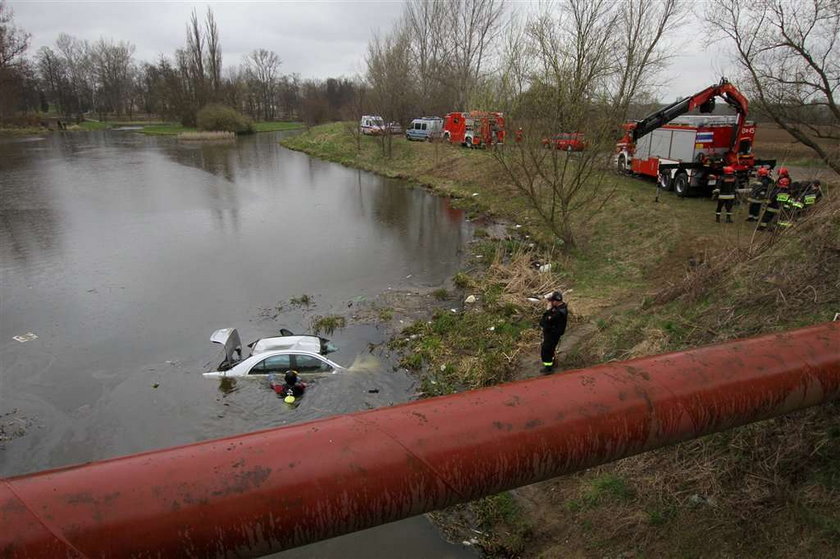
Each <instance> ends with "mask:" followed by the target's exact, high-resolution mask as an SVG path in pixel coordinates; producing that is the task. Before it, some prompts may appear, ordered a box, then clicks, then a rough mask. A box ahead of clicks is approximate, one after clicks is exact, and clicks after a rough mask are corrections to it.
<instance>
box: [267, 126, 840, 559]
mask: <svg viewBox="0 0 840 559" xmlns="http://www.w3.org/2000/svg"><path fill="white" fill-rule="evenodd" d="M283 143H284V145H286V146H288V147H290V148H292V149H299V150H302V151H305V152H308V153H310V154H312V155H315V156H317V157H321V158H324V159H329V160H332V161H336V162H340V163H343V164H345V165H350V166H353V167H358V168H361V169H366V170H370V171H374V172H377V173H380V174H383V175H386V176H390V177H398V178H403V179H407V180H409V181H411V182H412V183H415V184H420V185H422V186H424V187H426V188H429V189H431V190H433V191H435V192H437V193H440V194H442V195H445V196H449V197H452V198H453V199H454V201H453V204H455V205H459V206H461V207H463V208H465V209H466V210H467V212H468V214H469V215H470V216H471V217H475V218H479V217H481V216H483V215H489V216H492V217H493V220H494V221H496V222H501V223H503V224H504V226H502V227H499V226H497V225H495V224H493V223H492V222H491V223H489V224H488V225H486V226H482V225H478V226H477V229H476V238H475V240H474V241H473V242H472V243H471V244H470V245H469V250H468V255H467V257H466V262H465V267H464V270H462V271H461V272H460V273H459V274H457V275H456V276H455V277H454V278H452V280H451V282H450V283H449V284H447V285H446V286H443V287H441V288H439V289H438V290H436V291H434V292H433V293H431V294H430V295H429V296H428V304H426V307H427V308H430V309H437V310H432V311H430V314H429V316H425V317H423V319H422V320H419V321H417V322H414V323H413V324H411V325H410V326H408V327H407V328H405V329H404V330H403V331H402V332H401V333H400V335H398V336H396V337H395V339H394V341H393V342H392V345H393V346H394V347H396V348H399V349H400V351H401V352H402V353H401V354H402V355H403V360H402V364H403V365H404V366H405V367H406V368H409V369H411V370H413V371H415V372H416V374H418V375H419V377H420V378H421V379H422V382H423V389H424V392H426V393H427V394H428V395H437V394H446V393H452V392H456V391H460V390H464V389H470V388H475V387H479V386H486V385H491V384H495V383H498V382H504V381H506V380H511V379H515V378H522V377H527V376H533V375H535V374H536V371H537V369H538V366H539V363H538V358H537V351H538V345H539V333H538V331H537V329H536V328H535V325H536V321H537V318H538V316H539V313H540V311H541V309H540V308H539V307H536V306H534V305H532V304H530V303H527V302H526V297H527V296H528V295H531V294H534V293H545V292H546V291H548V290H550V289H554V288H561V289H563V290H564V291H566V292H567V293H568V300H569V305H570V311H571V313H572V314H571V324H570V328H569V333H568V334H567V336H565V339H564V343H563V345H562V346H561V353H560V361H561V366H562V368H565V369H569V368H575V367H581V366H587V365H591V364H595V363H600V362H603V361H605V360H610V359H627V358H631V357H638V356H643V355H649V354H655V353H660V352H663V351H668V350H676V349H684V348H688V347H693V346H696V345H699V344H705V343H712V342H720V341H724V340H728V339H732V338H736V337H740V336H749V335H756V334H760V333H764V332H771V331H777V330H783V329H788V328H793V327H796V326H801V325H806V324H813V323H815V322H822V321H826V320H830V319H831V318H832V316H833V315H834V313H835V312H836V311H837V310H838V309H840V251H838V242H837V239H840V204H838V200H837V199H836V196H834V197H832V196H831V195H832V194H833V192H831V191H829V196H828V197H827V198H828V200H827V201H825V202H823V203H822V204H821V205H820V207H819V208H818V210H817V211H816V212H815V213H814V215H812V216H810V217H809V219H807V220H802V221H800V223H799V224H798V225H797V227H795V228H793V229H791V230H788V231H786V232H785V234H784V235H771V234H764V235H762V234H756V233H755V232H754V228H753V227H752V226H751V224H749V223H746V222H744V217H745V211H746V210H745V208H744V207H743V206H740V207H739V208H738V209H737V210H736V214H735V221H736V222H735V223H734V224H717V223H715V222H714V204H713V203H711V202H710V201H709V200H707V199H702V198H689V199H679V198H677V197H675V196H673V195H672V194H668V193H664V194H662V196H661V197H660V199H659V201H658V202H656V201H654V195H655V189H654V186H653V184H652V183H650V182H646V181H643V180H639V179H632V178H627V177H620V176H617V175H615V176H612V177H611V178H610V179H609V180H612V181H614V187H615V194H614V196H613V197H612V198H611V199H610V200H609V201H608V202H607V203H606V205H605V206H604V207H603V209H602V211H600V212H599V213H598V214H597V215H595V216H594V218H592V219H590V220H588V221H586V222H584V223H577V224H576V228H577V230H578V236H579V237H578V238H579V246H578V248H576V249H575V250H571V251H562V250H560V247H559V246H558V245H556V244H555V243H554V241H553V239H552V237H551V235H550V234H549V233H548V231H547V229H546V227H545V226H544V225H543V224H542V222H541V220H540V219H539V218H538V216H537V215H536V214H535V213H534V212H533V211H532V210H531V209H530V208H529V207H528V206H527V204H525V203H524V202H523V199H522V196H520V195H519V194H518V193H517V192H516V190H515V189H514V188H513V187H512V186H511V184H510V182H509V181H508V180H507V177H506V176H505V174H504V173H503V172H502V171H501V170H500V169H499V168H498V166H497V165H496V163H495V161H494V160H493V158H492V157H491V155H490V154H489V153H487V152H484V151H473V150H466V149H461V148H457V147H452V146H447V145H441V144H427V143H409V142H406V141H405V140H404V139H402V138H395V139H394V151H393V157H391V158H385V157H383V155H382V150H381V149H380V145H379V143H378V140H377V139H375V138H366V137H363V138H361V144H360V146H357V144H356V141H355V139H354V138H353V137H352V136H351V135H350V134H349V133H348V131H347V128H346V126H344V125H342V124H332V125H327V126H323V127H318V128H315V129H312V130H310V131H308V132H306V133H304V134H301V135H298V136H295V137H293V138H287V139H285V140H284V141H283ZM505 149H516V148H514V147H507V148H505ZM801 178H806V177H801ZM477 223H482V221H480V220H479V221H477ZM517 225H519V226H520V227H517ZM546 263H549V264H551V270H550V271H549V272H540V271H539V269H538V266H535V264H540V265H543V264H546ZM468 295H472V296H474V297H475V302H474V303H466V302H465V298H466V297H467V296H468ZM452 309H454V311H455V312H453V310H452ZM386 310H389V309H386ZM379 316H380V317H385V316H387V319H388V320H391V321H393V320H394V319H396V318H399V316H393V313H392V312H390V310H389V312H388V313H384V312H382V311H380V314H379ZM838 411H840V410H838V407H837V406H836V405H834V406H831V405H829V406H822V407H819V408H816V409H812V410H807V411H805V412H800V413H798V414H793V415H790V416H787V417H784V418H779V419H776V420H771V421H766V422H762V423H758V424H754V425H751V426H747V427H743V428H740V429H735V430H731V431H727V432H725V433H720V434H717V435H712V436H709V437H705V438H703V439H699V440H696V441H691V442H688V443H684V444H681V445H676V446H673V447H669V448H665V449H661V450H658V451H656V452H652V453H647V454H644V455H641V456H637V457H632V458H628V459H625V460H622V461H619V462H616V463H613V464H609V465H606V466H602V467H599V468H594V469H591V470H588V471H585V472H581V473H579V474H577V475H573V476H566V477H563V478H558V479H556V480H552V481H550V482H546V483H543V484H537V485H535V486H530V487H526V488H521V489H519V490H517V491H515V492H512V493H510V494H505V495H503V496H496V497H490V498H487V499H482V500H481V501H478V502H475V503H472V504H470V505H469V506H466V507H456V508H454V509H452V510H449V511H445V512H444V513H442V514H444V515H446V517H447V521H446V522H442V523H444V524H447V523H448V524H449V526H450V529H453V530H454V531H455V534H454V536H453V537H456V538H461V539H471V538H475V539H476V541H477V544H478V545H480V546H482V547H483V548H484V549H485V550H487V551H488V552H490V553H491V554H492V555H494V556H499V555H501V556H504V555H509V556H526V557H558V556H582V557H604V556H625V557H630V556H632V557H637V556H638V557H642V556H671V557H701V556H703V557H708V556H712V557H717V556H743V557H753V556H762V557H788V556H791V555H793V554H801V553H807V554H809V555H816V556H831V555H838V554H840V512H838V506H837V504H836V503H837V502H840V422H838V420H837V413H838ZM459 526H460V527H463V530H461V531H458V530H457V527H459ZM453 527H454V528H453ZM476 530H477V532H476ZM476 534H478V535H476Z"/></svg>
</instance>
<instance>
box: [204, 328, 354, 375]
mask: <svg viewBox="0 0 840 559" xmlns="http://www.w3.org/2000/svg"><path fill="white" fill-rule="evenodd" d="M210 341H211V342H213V343H217V344H220V345H221V346H222V347H224V351H225V359H224V361H222V362H221V363H220V364H219V366H218V370H217V371H213V372H210V373H204V376H205V377H208V378H225V377H245V376H251V375H268V374H271V373H274V374H278V373H279V374H280V375H281V376H282V375H283V373H285V372H286V371H288V370H289V369H293V370H295V371H297V372H298V373H299V374H302V375H305V374H313V373H316V374H332V373H337V372H338V371H342V370H344V367H342V366H341V365H338V364H337V363H334V362H333V361H330V360H329V359H327V358H326V357H325V355H326V354H328V353H330V352H333V351H335V350H336V348H335V346H333V345H332V344H331V343H330V341H329V340H327V339H325V338H321V337H319V336H296V335H294V334H292V333H291V332H290V331H288V330H280V336H274V337H270V338H260V339H259V340H257V341H255V342H254V343H252V344H249V347H250V348H251V355H250V356H249V357H247V358H245V359H243V358H242V342H240V340H239V332H237V330H236V328H222V329H221V330H216V331H215V332H213V335H212V336H210Z"/></svg>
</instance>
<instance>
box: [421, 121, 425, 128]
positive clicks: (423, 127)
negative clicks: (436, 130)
mask: <svg viewBox="0 0 840 559" xmlns="http://www.w3.org/2000/svg"><path fill="white" fill-rule="evenodd" d="M425 129H426V123H425V122H424V123H423V128H421V130H425Z"/></svg>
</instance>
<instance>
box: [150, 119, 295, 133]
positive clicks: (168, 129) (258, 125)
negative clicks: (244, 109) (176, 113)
mask: <svg viewBox="0 0 840 559" xmlns="http://www.w3.org/2000/svg"><path fill="white" fill-rule="evenodd" d="M298 128H303V124H301V123H299V122H255V123H254V130H255V131H256V132H277V131H280V130H296V129H298ZM142 132H143V133H144V134H149V135H152V136H177V135H178V134H182V133H184V132H198V129H197V128H191V127H188V126H181V125H180V124H173V123H168V124H157V125H153V126H144V127H143V130H142Z"/></svg>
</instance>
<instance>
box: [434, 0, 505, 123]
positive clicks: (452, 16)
mask: <svg viewBox="0 0 840 559" xmlns="http://www.w3.org/2000/svg"><path fill="white" fill-rule="evenodd" d="M445 10H446V12H447V13H448V14H449V18H448V19H449V20H450V21H451V22H452V23H453V24H454V25H453V24H450V25H444V26H443V27H442V28H440V29H439V30H438V31H439V32H440V33H441V34H442V35H443V40H444V41H446V44H448V45H454V48H452V50H451V51H450V52H449V53H447V56H446V57H445V63H446V64H447V65H448V66H449V72H448V74H447V75H448V76H449V78H450V79H451V80H452V81H453V83H454V86H455V91H456V94H457V106H458V107H460V108H462V109H464V110H466V109H469V108H470V103H471V102H472V98H471V95H472V92H473V90H474V89H475V87H476V84H477V82H478V81H479V80H480V79H481V78H482V77H483V74H482V70H486V65H487V61H488V58H489V57H490V56H491V54H492V52H491V51H492V50H493V45H494V42H495V40H496V38H497V36H498V34H499V29H500V24H501V22H502V17H503V15H504V11H505V6H504V3H503V2H502V1H500V0H449V1H448V2H447V3H446V7H445Z"/></svg>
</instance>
